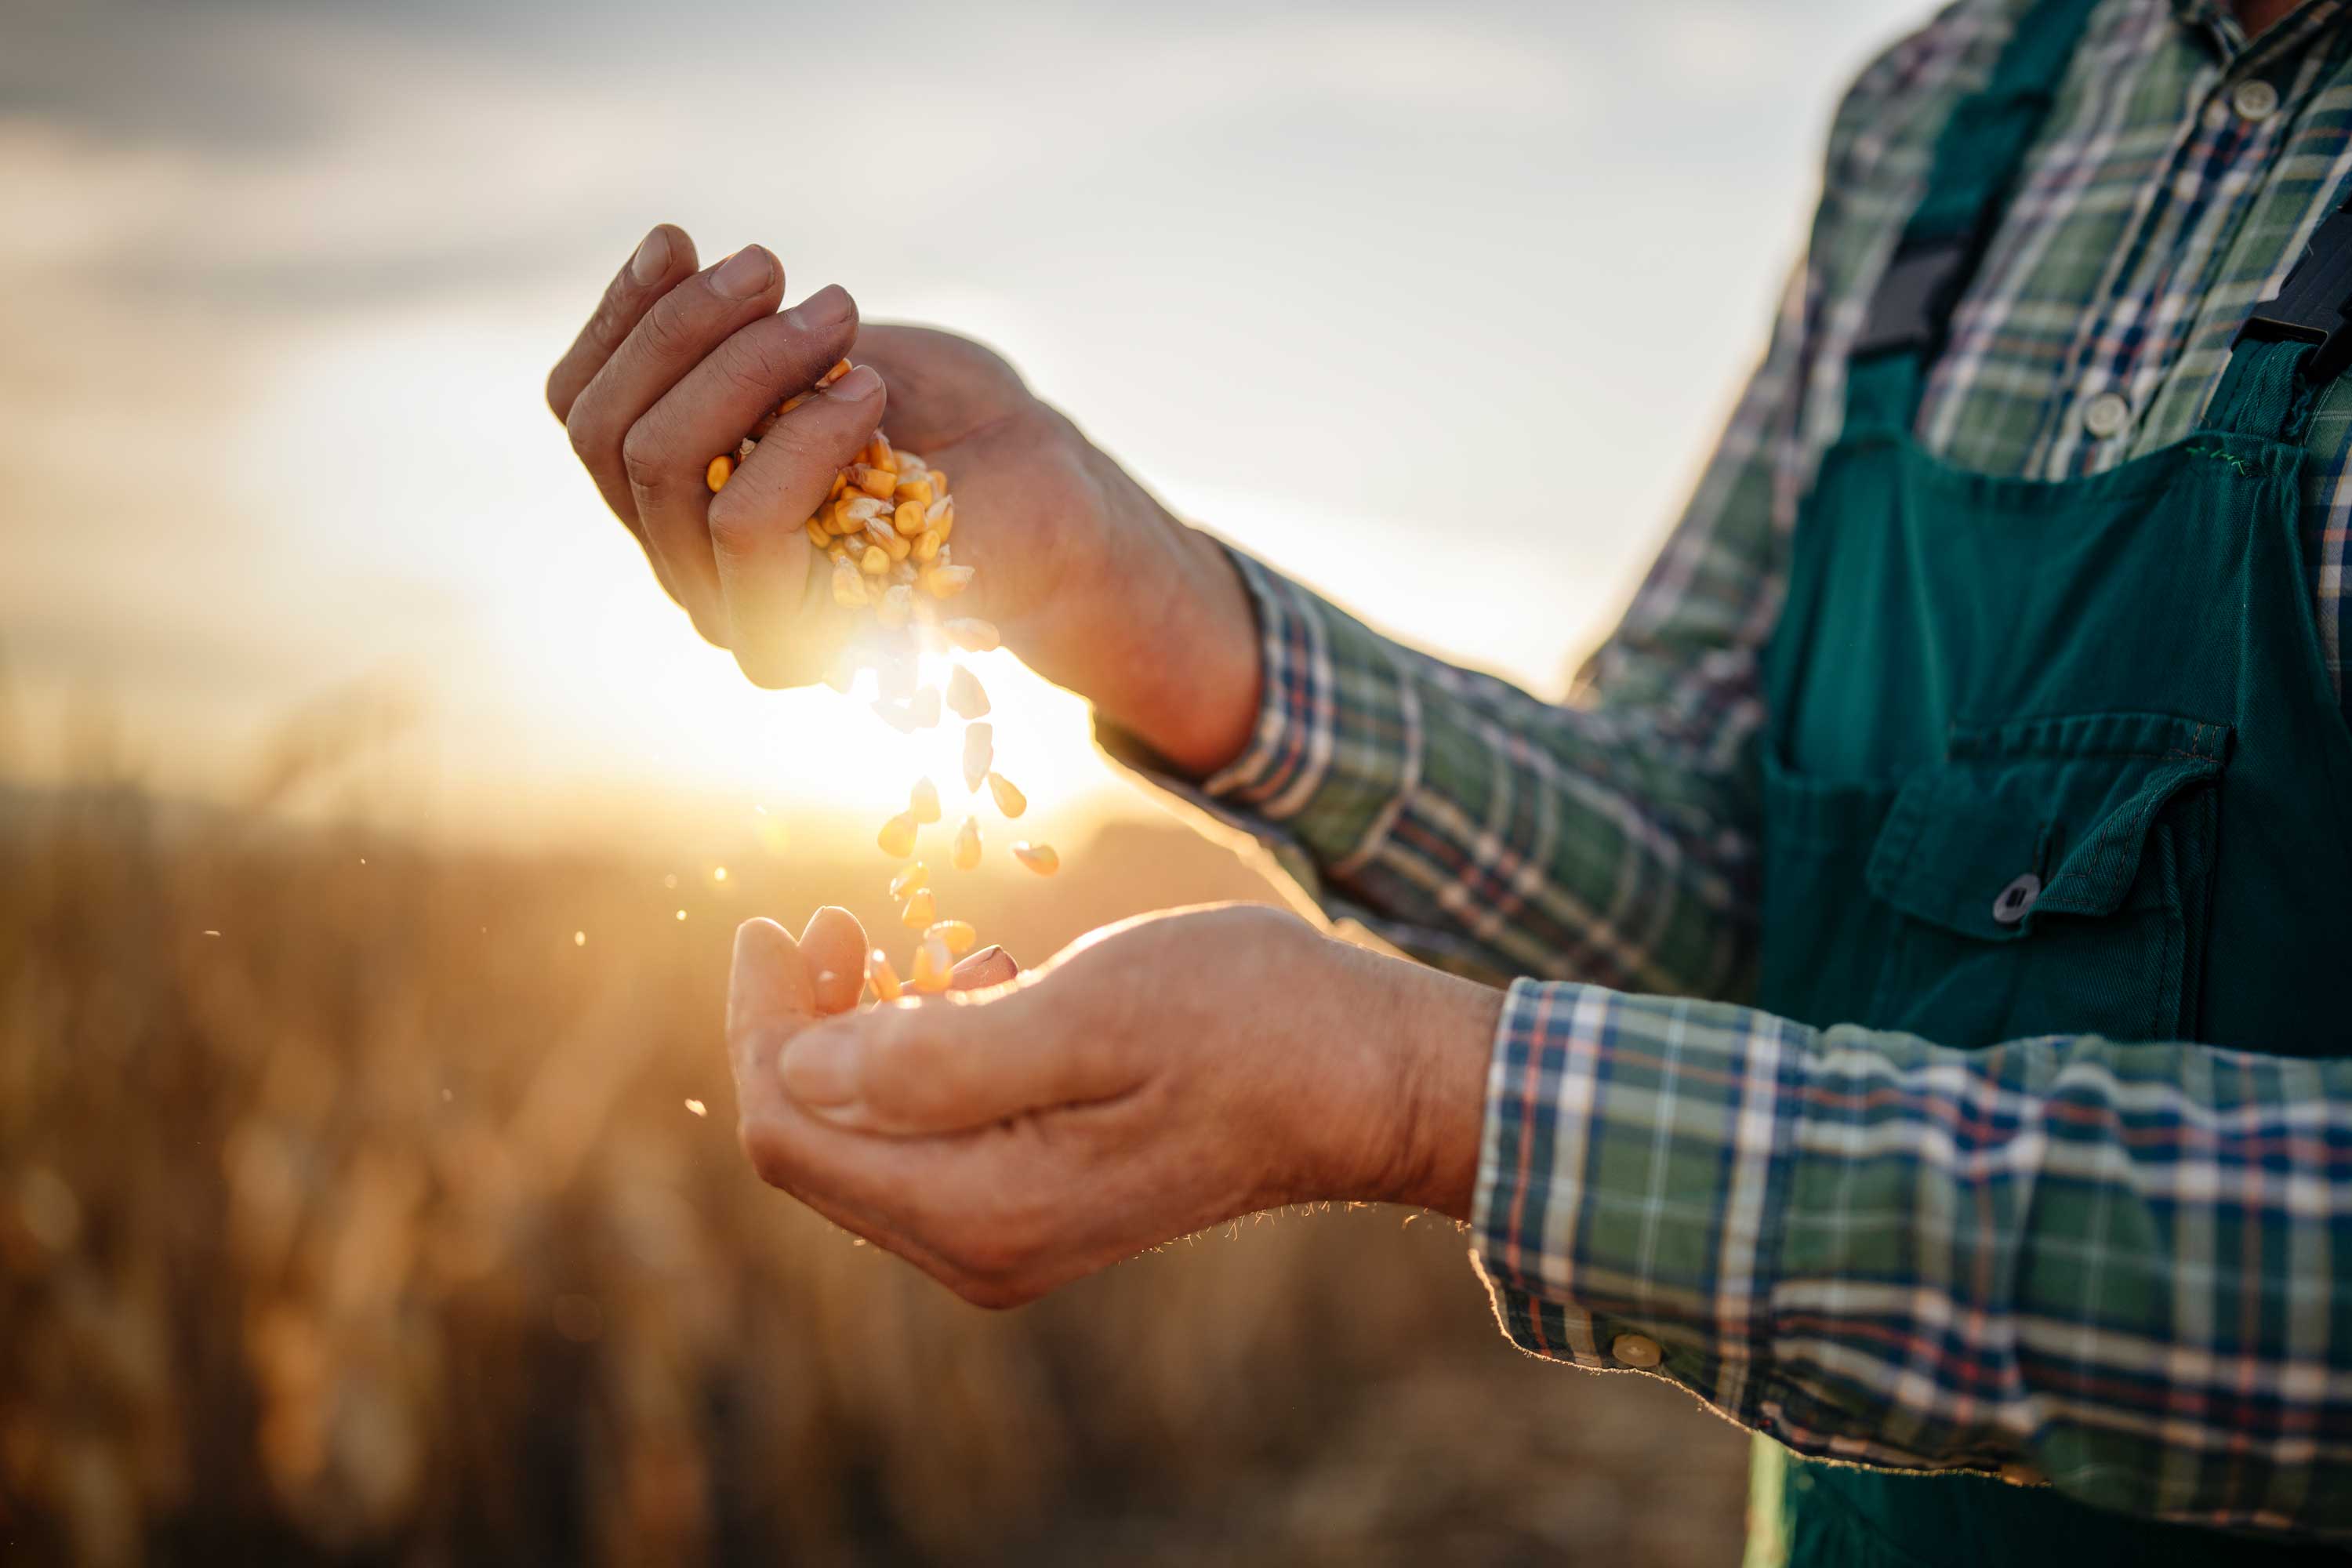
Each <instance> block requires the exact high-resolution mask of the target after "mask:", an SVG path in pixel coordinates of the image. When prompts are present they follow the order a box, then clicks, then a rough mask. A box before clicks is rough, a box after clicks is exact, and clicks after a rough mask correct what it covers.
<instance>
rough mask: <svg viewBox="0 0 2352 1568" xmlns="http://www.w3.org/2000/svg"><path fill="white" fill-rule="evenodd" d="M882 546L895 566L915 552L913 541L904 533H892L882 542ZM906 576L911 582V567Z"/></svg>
mask: <svg viewBox="0 0 2352 1568" xmlns="http://www.w3.org/2000/svg"><path fill="white" fill-rule="evenodd" d="M882 548H883V549H884V550H885V551H887V552H888V553H889V556H890V563H891V564H892V565H894V566H895V565H897V564H898V563H900V562H902V561H904V560H906V559H907V557H908V556H909V555H912V554H913V553H914V552H915V542H914V541H913V540H911V539H908V537H906V535H904V534H900V533H894V534H891V535H890V536H889V537H888V538H887V540H885V541H884V542H883V544H882ZM907 576H908V581H910V582H911V581H912V580H913V578H914V572H913V571H912V569H911V568H910V569H909V570H908V574H907Z"/></svg>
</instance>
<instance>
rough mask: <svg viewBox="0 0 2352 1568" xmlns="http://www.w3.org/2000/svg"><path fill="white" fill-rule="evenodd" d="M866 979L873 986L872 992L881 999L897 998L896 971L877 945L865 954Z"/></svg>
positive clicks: (891, 999)
mask: <svg viewBox="0 0 2352 1568" xmlns="http://www.w3.org/2000/svg"><path fill="white" fill-rule="evenodd" d="M866 983H867V984H870V985H872V986H873V987H874V994H875V995H877V996H878V997H880V998H881V999H882V1000H883V1001H885V1002H896V1001H897V1000H898V990H899V986H898V971H897V970H895V969H893V968H891V967H890V960H889V957H888V955H887V954H886V953H884V952H883V951H882V950H881V949H880V948H878V947H877V948H876V949H875V950H874V951H873V952H869V953H867V954H866Z"/></svg>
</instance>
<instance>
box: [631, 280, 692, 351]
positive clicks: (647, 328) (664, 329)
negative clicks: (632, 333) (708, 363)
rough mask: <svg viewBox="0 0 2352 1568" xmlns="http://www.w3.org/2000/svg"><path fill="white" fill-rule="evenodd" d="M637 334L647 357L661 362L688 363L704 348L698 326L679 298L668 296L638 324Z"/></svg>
mask: <svg viewBox="0 0 2352 1568" xmlns="http://www.w3.org/2000/svg"><path fill="white" fill-rule="evenodd" d="M637 331H638V332H639V333H640V334H641V340H640V341H641V342H643V344H644V346H645V350H646V353H647V354H649V355H651V356H652V357H653V358H655V359H657V360H677V359H684V358H686V357H688V355H690V354H692V353H695V352H696V351H697V350H698V349H699V348H700V347H701V342H700V338H699V334H698V332H697V331H696V329H695V324H694V322H693V321H692V320H690V319H689V318H688V315H687V313H686V309H685V307H684V306H683V305H682V304H681V303H680V302H679V300H678V296H677V295H676V294H668V295H665V296H664V297H663V299H662V300H661V302H660V303H659V304H657V305H656V306H655V307H654V308H653V309H652V310H648V311H646V319H645V320H644V321H640V322H638V323H637Z"/></svg>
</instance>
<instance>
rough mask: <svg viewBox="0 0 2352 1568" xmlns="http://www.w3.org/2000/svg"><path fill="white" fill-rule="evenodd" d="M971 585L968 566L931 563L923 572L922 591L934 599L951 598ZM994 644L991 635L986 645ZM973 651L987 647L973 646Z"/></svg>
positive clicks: (971, 623)
mask: <svg viewBox="0 0 2352 1568" xmlns="http://www.w3.org/2000/svg"><path fill="white" fill-rule="evenodd" d="M969 587H971V567H969V566H940V565H933V566H931V567H929V568H928V569H927V570H926V571H925V572H924V573H923V592H924V593H926V594H929V595H930V596H931V597H932V598H934V599H952V598H954V597H955V596H956V595H958V594H961V593H962V592H963V591H964V590H965V589H966V588H969ZM948 624H949V626H954V625H955V624H956V623H955V622H953V621H950V622H949V623H948ZM963 624H964V625H966V626H987V625H988V623H987V622H986V621H966V622H964V623H963ZM993 629H994V628H991V630H992V631H993ZM948 635H949V636H950V637H954V636H955V634H954V632H952V631H950V633H949V634H948ZM957 640H958V642H959V643H961V641H962V639H961V638H958V639H957ZM965 646H969V645H965ZM995 646H996V643H995V641H994V640H993V638H992V639H991V640H990V642H989V645H988V647H995ZM973 651H974V652H975V653H986V652H987V651H988V648H974V649H973Z"/></svg>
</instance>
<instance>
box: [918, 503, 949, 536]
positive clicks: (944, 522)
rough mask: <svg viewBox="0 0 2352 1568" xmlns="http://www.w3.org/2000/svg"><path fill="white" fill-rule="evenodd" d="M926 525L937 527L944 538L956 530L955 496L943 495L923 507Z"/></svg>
mask: <svg viewBox="0 0 2352 1568" xmlns="http://www.w3.org/2000/svg"><path fill="white" fill-rule="evenodd" d="M923 523H924V526H925V527H928V528H935V529H937V530H938V531H939V534H940V538H941V539H942V540H944V539H946V538H947V536H948V535H949V534H950V533H953V532H954V531H955V498H954V497H953V496H946V495H943V496H941V497H940V499H939V500H935V501H933V502H932V503H931V504H930V505H929V506H927V507H925V508H924V509H923Z"/></svg>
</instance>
